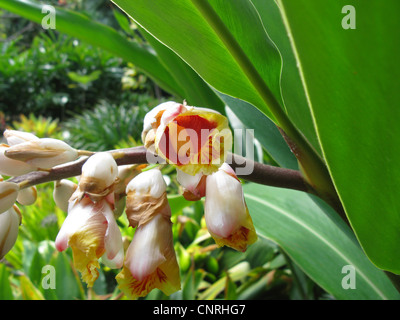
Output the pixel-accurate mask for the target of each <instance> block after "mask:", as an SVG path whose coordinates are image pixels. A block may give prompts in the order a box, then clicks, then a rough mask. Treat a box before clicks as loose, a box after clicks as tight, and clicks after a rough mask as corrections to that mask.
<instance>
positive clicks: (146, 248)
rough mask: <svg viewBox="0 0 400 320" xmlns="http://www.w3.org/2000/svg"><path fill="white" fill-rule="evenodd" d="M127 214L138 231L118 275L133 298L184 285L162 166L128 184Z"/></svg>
mask: <svg viewBox="0 0 400 320" xmlns="http://www.w3.org/2000/svg"><path fill="white" fill-rule="evenodd" d="M127 194H128V199H127V208H126V212H127V216H128V219H129V222H130V225H131V226H132V227H136V226H137V228H136V231H135V235H134V237H133V240H132V242H131V244H130V245H129V248H128V250H127V253H126V257H125V262H124V266H123V269H122V271H121V272H120V273H119V274H118V275H117V277H116V279H117V282H118V284H119V287H120V289H121V290H122V291H123V292H124V293H125V294H126V295H127V296H128V297H129V298H131V299H136V298H138V297H144V296H146V295H147V294H148V293H149V292H150V291H151V290H153V289H154V288H158V289H160V290H161V291H163V292H164V293H165V294H166V295H170V294H172V293H173V292H175V291H178V290H179V289H180V285H181V284H180V275H179V266H178V262H177V260H176V255H175V251H174V244H173V236H172V223H171V220H170V217H171V209H170V207H169V204H168V201H167V195H166V184H165V181H164V179H163V176H162V174H161V172H160V170H158V169H151V170H149V171H145V172H142V173H140V174H139V175H138V176H136V177H135V178H134V179H132V181H131V182H130V183H129V184H128V186H127Z"/></svg>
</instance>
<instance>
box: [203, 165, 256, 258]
mask: <svg viewBox="0 0 400 320" xmlns="http://www.w3.org/2000/svg"><path fill="white" fill-rule="evenodd" d="M204 216H205V220H206V225H207V229H208V231H209V232H210V234H211V236H212V237H213V238H214V240H215V242H216V243H217V244H218V245H219V246H224V245H226V246H229V247H231V248H233V249H236V250H238V251H242V252H244V251H246V249H247V246H248V245H250V244H252V243H254V242H255V241H256V240H257V234H256V232H255V229H254V226H253V222H252V220H251V217H250V215H249V210H248V209H247V205H246V202H245V200H244V195H243V189H242V185H241V183H240V181H239V180H238V179H237V177H236V175H235V172H234V171H233V170H232V168H231V167H230V166H229V165H228V164H223V165H222V166H221V168H219V170H218V171H217V172H216V173H213V174H212V175H209V176H208V177H207V181H206V198H205V205H204Z"/></svg>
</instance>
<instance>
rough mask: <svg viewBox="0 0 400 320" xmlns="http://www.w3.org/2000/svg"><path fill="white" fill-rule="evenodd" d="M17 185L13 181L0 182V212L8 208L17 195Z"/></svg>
mask: <svg viewBox="0 0 400 320" xmlns="http://www.w3.org/2000/svg"><path fill="white" fill-rule="evenodd" d="M18 191H19V186H18V184H16V183H13V182H7V181H1V182H0V213H2V212H5V211H7V210H8V209H10V208H11V207H12V206H13V205H14V203H15V201H16V200H17V197H18Z"/></svg>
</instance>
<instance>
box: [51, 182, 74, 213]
mask: <svg viewBox="0 0 400 320" xmlns="http://www.w3.org/2000/svg"><path fill="white" fill-rule="evenodd" d="M77 188H78V185H77V184H75V183H73V182H72V181H70V180H66V179H62V180H59V181H55V182H54V190H53V199H54V202H55V203H56V205H57V207H59V208H60V209H61V210H62V211H64V212H68V204H69V199H70V198H71V196H72V195H73V193H74V192H75V190H76V189H77Z"/></svg>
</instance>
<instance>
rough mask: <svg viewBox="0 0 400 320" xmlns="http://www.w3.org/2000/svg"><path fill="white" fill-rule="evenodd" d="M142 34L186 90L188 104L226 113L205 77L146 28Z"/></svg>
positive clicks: (142, 30) (185, 95)
mask: <svg viewBox="0 0 400 320" xmlns="http://www.w3.org/2000/svg"><path fill="white" fill-rule="evenodd" d="M140 31H141V34H142V35H143V36H144V37H145V38H146V40H147V42H148V43H149V44H150V45H151V46H152V47H153V49H154V50H155V51H156V52H157V56H158V57H159V60H160V61H161V62H162V63H163V65H164V67H165V68H166V69H167V70H168V72H169V73H170V74H171V76H172V77H174V79H175V80H176V82H177V83H178V84H179V85H180V87H181V88H182V90H183V91H184V98H185V100H186V102H187V103H188V105H191V106H198V107H205V108H211V109H215V110H217V111H219V112H220V113H222V114H224V113H225V109H224V103H223V102H222V100H221V99H220V98H219V97H218V96H217V94H215V93H214V91H213V90H212V89H211V88H210V87H209V86H208V84H207V83H205V82H204V80H203V79H201V78H200V76H199V75H198V74H197V73H196V72H195V71H194V70H193V69H192V68H191V67H189V66H188V65H187V64H186V63H185V62H184V61H183V60H182V59H181V58H180V57H179V56H177V55H176V54H175V52H173V51H172V50H171V49H169V48H168V47H166V46H165V45H163V44H162V43H161V42H159V41H158V40H157V39H155V38H154V37H153V36H152V35H151V34H149V33H148V32H147V31H146V30H144V29H140Z"/></svg>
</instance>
